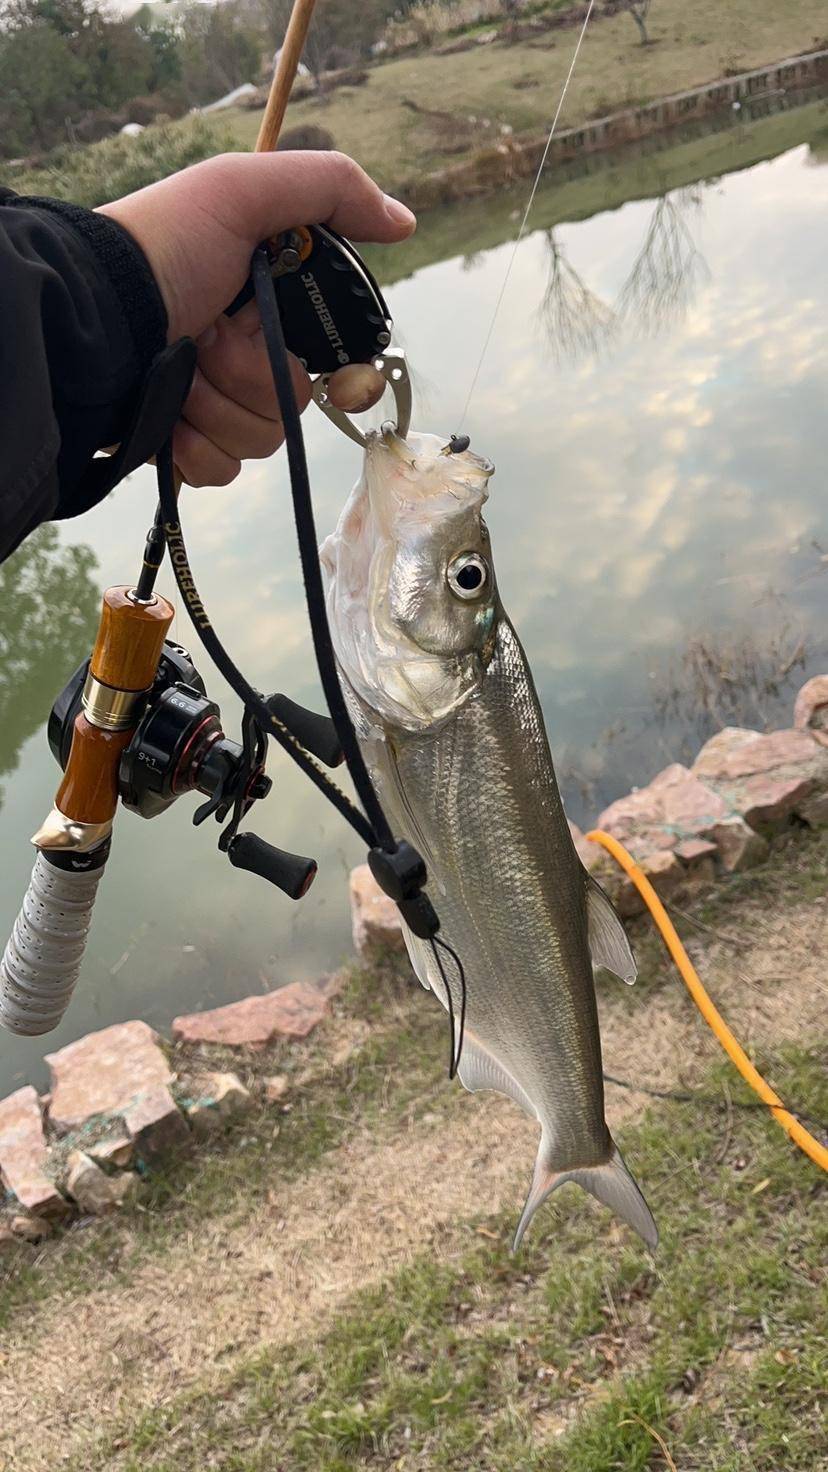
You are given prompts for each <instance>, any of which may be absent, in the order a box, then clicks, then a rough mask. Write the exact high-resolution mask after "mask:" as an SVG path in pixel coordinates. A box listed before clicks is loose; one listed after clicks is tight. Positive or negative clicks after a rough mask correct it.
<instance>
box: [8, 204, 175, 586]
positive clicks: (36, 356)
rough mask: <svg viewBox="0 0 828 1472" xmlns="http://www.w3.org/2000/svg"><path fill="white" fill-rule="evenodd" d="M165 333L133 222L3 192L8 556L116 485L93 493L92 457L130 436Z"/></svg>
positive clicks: (97, 486) (101, 485)
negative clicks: (125, 226)
mask: <svg viewBox="0 0 828 1472" xmlns="http://www.w3.org/2000/svg"><path fill="white" fill-rule="evenodd" d="M166 335H167V317H166V312H165V310H164V304H163V301H162V299H161V294H160V292H159V290H158V287H157V286H156V283H155V280H154V278H153V275H152V272H151V271H150V268H149V265H148V263H147V260H146V257H145V256H144V254H143V252H142V251H141V250H140V248H139V247H138V245H137V244H136V243H135V241H134V240H132V238H131V236H129V235H128V234H127V232H126V231H125V230H122V229H121V227H120V226H119V225H116V224H115V222H114V221H113V220H110V219H108V218H107V217H106V216H104V215H97V214H94V213H92V212H91V211H89V210H83V209H80V208H78V207H77V206H75V205H70V204H65V203H63V202H62V201H58V200H50V199H25V198H20V197H19V196H16V195H14V194H12V193H11V192H10V191H8V190H0V560H2V558H4V557H6V556H8V554H9V552H11V551H13V549H14V548H15V547H16V546H17V545H18V543H19V542H20V541H22V539H23V538H24V537H25V536H26V535H27V534H28V533H29V532H30V531H32V530H33V529H34V528H35V527H36V526H38V525H39V524H40V523H41V522H42V521H48V520H52V519H58V518H62V517H67V516H75V515H77V514H78V513H79V512H81V511H84V510H86V509H87V507H88V506H89V505H91V504H94V502H95V501H96V500H99V499H100V498H101V496H102V495H103V494H105V493H106V491H107V490H108V489H109V488H110V487H109V485H108V484H106V483H105V481H103V480H102V479H101V478H100V477H99V478H98V479H97V480H94V489H93V490H91V491H90V479H89V474H88V472H89V470H90V466H91V463H92V459H93V456H94V454H95V451H96V450H100V449H103V448H104V447H105V446H108V445H112V444H116V443H118V442H119V441H120V440H121V439H122V437H123V435H124V433H125V430H126V429H127V427H128V425H129V422H130V420H131V418H132V416H133V414H134V412H135V407H136V404H137V402H138V399H139V393H140V389H141V385H142V383H143V382H144V380H145V378H146V376H147V373H148V371H149V368H150V365H151V364H152V362H153V360H154V359H156V357H157V355H158V354H159V353H160V352H161V351H162V349H163V348H164V344H165V342H166ZM159 443H160V441H159ZM154 448H157V446H156V447H154Z"/></svg>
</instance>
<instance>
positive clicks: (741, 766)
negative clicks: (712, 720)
mask: <svg viewBox="0 0 828 1472" xmlns="http://www.w3.org/2000/svg"><path fill="white" fill-rule="evenodd" d="M816 754H817V753H816V751H815V747H814V742H813V739H812V738H811V736H810V735H809V734H808V732H807V731H770V732H769V733H768V734H767V735H762V733H761V732H759V731H746V730H743V729H742V728H741V727H738V726H726V727H725V729H724V730H723V731H719V733H718V735H716V736H714V737H712V739H711V740H710V741H708V742H707V743H706V744H705V745H704V746H703V747H702V749H701V751H700V752H699V754H698V756H697V757H696V760H695V761H694V763H693V771H694V772H695V773H696V774H697V775H698V776H700V777H706V778H711V777H712V778H716V779H718V780H719V781H722V782H727V781H733V780H734V779H736V778H739V777H752V776H754V775H755V774H757V773H760V772H774V771H776V770H777V769H778V768H779V767H789V766H798V765H799V764H800V763H802V762H809V763H810V762H812V761H813V760H814V757H815V755H816Z"/></svg>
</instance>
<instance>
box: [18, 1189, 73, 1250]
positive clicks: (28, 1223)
mask: <svg viewBox="0 0 828 1472" xmlns="http://www.w3.org/2000/svg"><path fill="white" fill-rule="evenodd" d="M61 1200H63V1198H62V1197H61ZM63 1204H64V1207H66V1202H65V1201H64V1203H63ZM67 1210H68V1207H67ZM10 1226H11V1229H12V1232H13V1233H14V1235H15V1237H21V1238H22V1239H23V1241H24V1242H35V1243H37V1242H42V1241H43V1240H44V1238H46V1237H50V1236H51V1235H52V1228H51V1226H50V1225H49V1223H48V1222H47V1221H46V1220H45V1219H44V1218H43V1217H42V1216H24V1215H22V1214H21V1215H20V1216H13V1217H12V1219H11V1223H10Z"/></svg>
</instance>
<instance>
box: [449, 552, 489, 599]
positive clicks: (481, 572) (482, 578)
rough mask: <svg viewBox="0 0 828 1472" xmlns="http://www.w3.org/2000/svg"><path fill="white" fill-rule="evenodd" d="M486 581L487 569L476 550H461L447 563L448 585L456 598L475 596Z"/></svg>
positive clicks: (487, 577) (487, 579)
mask: <svg viewBox="0 0 828 1472" xmlns="http://www.w3.org/2000/svg"><path fill="white" fill-rule="evenodd" d="M488 581H489V569H488V567H487V566H486V563H485V562H484V561H483V558H482V557H480V556H478V554H477V553H476V552H463V553H461V555H460V556H459V557H455V559H454V561H453V562H450V563H449V569H448V583H449V587H450V588H451V591H452V593H455V594H456V595H457V597H458V598H465V599H471V598H476V597H477V596H478V594H479V593H480V592H482V590H483V589H484V588H485V586H486V584H487V582H488Z"/></svg>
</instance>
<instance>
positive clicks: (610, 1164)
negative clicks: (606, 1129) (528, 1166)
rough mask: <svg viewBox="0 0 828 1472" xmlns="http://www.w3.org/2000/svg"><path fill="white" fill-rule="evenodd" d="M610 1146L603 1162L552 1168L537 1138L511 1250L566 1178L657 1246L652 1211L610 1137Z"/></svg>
mask: <svg viewBox="0 0 828 1472" xmlns="http://www.w3.org/2000/svg"><path fill="white" fill-rule="evenodd" d="M610 1146H611V1154H610V1157H609V1159H608V1160H607V1161H606V1162H605V1163H604V1164H603V1165H591V1166H586V1167H585V1168H584V1169H583V1170H563V1171H555V1170H552V1169H551V1168H550V1167H549V1166H548V1165H547V1164H546V1162H545V1160H544V1154H545V1149H544V1141H543V1138H541V1143H540V1148H539V1150H538V1157H537V1160H536V1161H535V1174H534V1178H533V1181H532V1186H531V1189H530V1191H529V1195H528V1196H527V1198H526V1205H525V1206H524V1208H523V1212H522V1214H521V1218H520V1221H519V1222H518V1226H517V1231H516V1232H515V1240H514V1242H513V1244H512V1251H516V1250H517V1248H518V1247H519V1246H520V1243H521V1240H522V1238H523V1234H524V1232H525V1231H526V1228H527V1227H528V1225H529V1223H530V1221H531V1220H532V1217H533V1216H534V1215H535V1212H536V1211H537V1209H538V1207H539V1206H541V1205H542V1204H543V1202H544V1201H546V1199H547V1198H548V1197H549V1196H551V1195H552V1192H553V1191H557V1189H558V1187H559V1186H564V1185H565V1184H566V1182H567V1181H574V1182H575V1184H576V1186H580V1187H581V1189H582V1190H583V1191H587V1192H588V1193H589V1195H590V1196H594V1197H595V1198H596V1200H597V1201H600V1202H601V1203H602V1204H603V1205H604V1206H608V1207H609V1209H610V1211H612V1212H613V1213H614V1214H615V1215H616V1216H618V1217H620V1218H621V1220H622V1221H625V1222H626V1223H627V1225H628V1226H630V1227H632V1229H633V1231H634V1232H637V1233H638V1235H639V1237H641V1239H642V1241H644V1242H645V1243H646V1244H647V1246H648V1247H650V1248H653V1249H654V1248H655V1247H657V1245H658V1227H657V1226H656V1224H655V1221H654V1220H653V1214H652V1212H651V1211H650V1208H649V1206H648V1205H647V1203H646V1201H645V1200H644V1197H643V1195H642V1194H641V1191H640V1189H639V1187H638V1185H637V1183H636V1181H635V1179H634V1178H633V1176H632V1175H631V1174H630V1172H629V1171H628V1169H627V1167H626V1165H625V1164H624V1160H623V1158H622V1155H621V1151H620V1150H619V1149H618V1146H617V1145H616V1144H615V1141H614V1140H611V1141H610Z"/></svg>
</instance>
